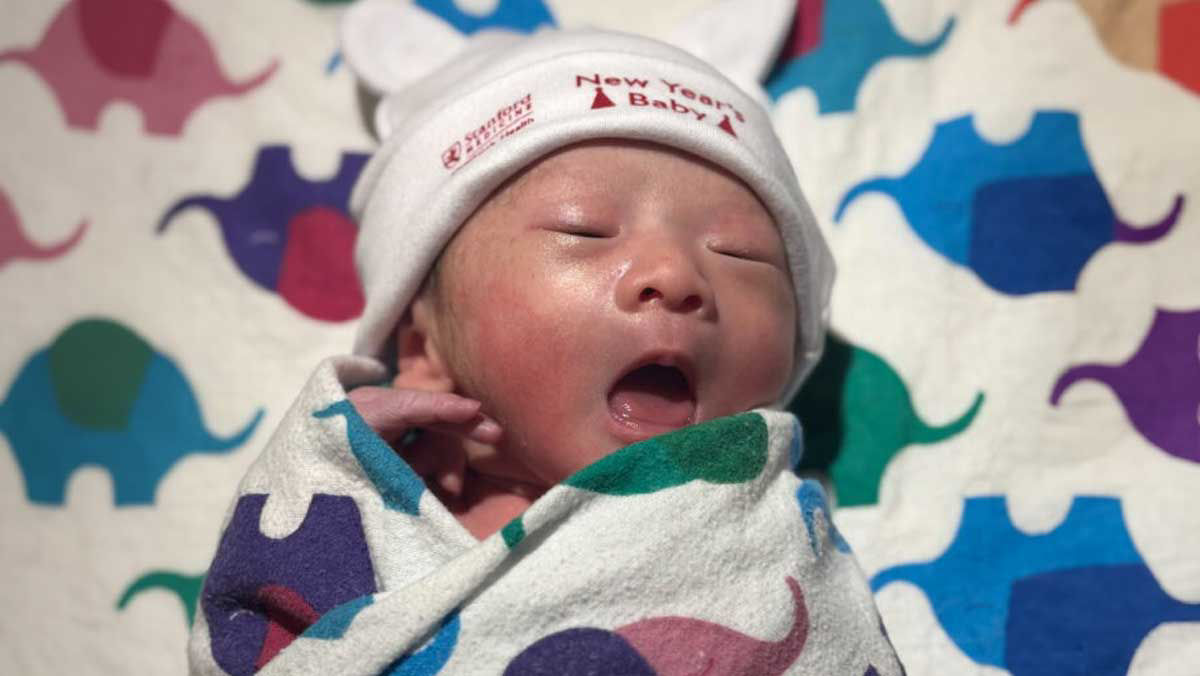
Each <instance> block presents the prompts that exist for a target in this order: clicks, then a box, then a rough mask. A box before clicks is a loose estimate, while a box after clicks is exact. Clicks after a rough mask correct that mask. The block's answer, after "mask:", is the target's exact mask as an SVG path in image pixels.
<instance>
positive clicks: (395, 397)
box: [350, 387, 480, 439]
mask: <svg viewBox="0 0 1200 676" xmlns="http://www.w3.org/2000/svg"><path fill="white" fill-rule="evenodd" d="M350 402H351V403H352V404H353V405H354V407H355V408H356V409H358V413H359V415H360V416H362V418H363V420H364V421H365V422H366V423H367V425H369V426H370V427H371V429H373V430H375V432H376V433H377V434H379V436H381V437H383V438H384V439H393V438H396V437H398V436H400V435H401V434H403V433H404V432H405V431H407V430H409V429H411V428H413V427H427V426H429V425H433V424H438V423H451V424H455V423H459V424H461V423H469V422H471V421H472V420H473V419H474V418H475V417H476V416H477V415H478V414H479V406H480V404H479V402H478V401H475V400H474V399H467V398H466V397H460V396H458V395H456V394H449V393H445V392H425V391H422V390H398V389H392V388H387V387H359V388H356V389H354V390H352V391H351V392H350Z"/></svg>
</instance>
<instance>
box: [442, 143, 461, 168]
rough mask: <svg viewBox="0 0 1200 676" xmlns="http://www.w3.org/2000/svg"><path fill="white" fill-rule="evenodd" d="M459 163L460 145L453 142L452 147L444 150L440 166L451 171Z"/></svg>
mask: <svg viewBox="0 0 1200 676" xmlns="http://www.w3.org/2000/svg"><path fill="white" fill-rule="evenodd" d="M461 161H462V144H461V143H459V142H458V141H455V142H454V145H452V146H450V147H449V148H446V150H445V152H443V153H442V166H443V167H446V168H447V169H453V168H455V167H457V166H458V163H459V162H461Z"/></svg>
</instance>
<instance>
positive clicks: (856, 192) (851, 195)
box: [833, 178, 896, 223]
mask: <svg viewBox="0 0 1200 676" xmlns="http://www.w3.org/2000/svg"><path fill="white" fill-rule="evenodd" d="M895 182H896V179H894V178H873V179H870V180H868V181H863V182H862V183H859V184H858V185H856V186H854V187H853V188H851V189H850V192H848V193H846V194H845V196H843V197H842V199H841V201H840V202H838V206H837V211H835V212H834V214H833V220H834V222H835V223H836V222H838V221H841V220H842V214H843V213H845V211H846V207H848V206H850V203H851V202H853V201H854V200H856V199H858V198H859V197H861V196H863V195H865V194H867V193H869V192H884V193H889V194H890V191H889V190H888V189H889V188H890V187H891V186H892V185H894V184H895Z"/></svg>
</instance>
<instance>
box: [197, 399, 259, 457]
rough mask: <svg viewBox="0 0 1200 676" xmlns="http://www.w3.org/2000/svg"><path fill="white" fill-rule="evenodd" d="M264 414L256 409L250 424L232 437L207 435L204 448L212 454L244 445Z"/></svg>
mask: <svg viewBox="0 0 1200 676" xmlns="http://www.w3.org/2000/svg"><path fill="white" fill-rule="evenodd" d="M264 414H265V411H264V410H263V409H261V408H260V409H258V411H256V412H255V413H254V417H253V418H251V419H250V422H248V423H246V426H245V427H243V428H242V429H241V431H239V432H237V433H235V434H233V435H232V436H228V437H224V438H221V437H215V436H211V435H209V437H208V439H207V440H206V442H207V443H206V444H205V446H206V447H207V448H208V449H209V450H211V451H213V452H214V453H220V452H223V451H228V450H231V449H234V448H237V447H238V446H241V445H242V444H244V443H246V441H247V440H248V439H249V438H250V436H251V435H252V434H254V430H255V429H257V428H258V423H260V422H261V421H262V418H263V415H264Z"/></svg>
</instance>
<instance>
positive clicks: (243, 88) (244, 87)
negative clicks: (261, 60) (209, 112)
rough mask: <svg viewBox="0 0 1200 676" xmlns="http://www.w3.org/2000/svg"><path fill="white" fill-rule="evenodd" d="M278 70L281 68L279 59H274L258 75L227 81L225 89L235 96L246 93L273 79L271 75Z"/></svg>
mask: <svg viewBox="0 0 1200 676" xmlns="http://www.w3.org/2000/svg"><path fill="white" fill-rule="evenodd" d="M277 70H279V59H272V60H271V63H269V64H267V67H266V68H263V69H262V70H261V71H259V73H258V74H257V75H253V76H251V77H250V78H249V79H246V80H242V81H241V82H226V83H225V86H226V87H227V89H226V90H225V93H226V94H230V95H234V96H236V95H238V94H245V93H246V92H248V91H250V90H251V89H255V88H257V87H260V86H262V84H263V83H265V82H266V81H267V80H270V79H271V76H272V75H274V74H275V71H277Z"/></svg>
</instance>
